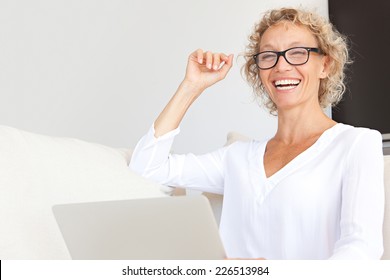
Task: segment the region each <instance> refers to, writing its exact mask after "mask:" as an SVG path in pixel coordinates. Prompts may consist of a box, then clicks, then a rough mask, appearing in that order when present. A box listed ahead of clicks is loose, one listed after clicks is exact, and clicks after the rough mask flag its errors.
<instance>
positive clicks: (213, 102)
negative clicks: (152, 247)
mask: <svg viewBox="0 0 390 280" xmlns="http://www.w3.org/2000/svg"><path fill="white" fill-rule="evenodd" d="M299 4H301V5H302V6H303V7H309V8H314V9H316V10H317V11H318V12H319V13H321V14H323V15H325V16H326V15H327V12H328V6H327V1H325V0H301V1H299V0H291V1H286V0H284V1H283V0H274V1H272V0H242V1H238V0H237V1H233V0H214V1H210V0H188V1H185V0H166V1H163V0H161V1H158V0H127V1H126V0H105V1H104V0H34V1H31V0H1V1H0V124H1V125H9V126H14V127H17V128H20V129H25V130H29V131H33V132H37V133H43V134H49V135H53V136H66V137H77V138H81V139H84V140H87V141H93V142H99V143H102V144H106V145H110V146H114V147H126V146H130V147H132V146H134V145H135V144H136V142H137V140H138V139H139V138H140V137H141V136H142V135H143V134H144V133H145V132H146V130H147V129H148V128H149V126H150V125H151V124H152V122H153V121H154V119H155V117H156V116H157V115H158V113H159V112H160V111H161V109H162V108H163V107H164V106H165V104H166V102H167V101H168V99H169V98H170V97H171V95H172V94H173V92H174V91H175V90H176V87H177V85H178V84H179V83H180V81H181V79H182V78H183V75H184V70H185V65H186V61H187V56H188V54H189V53H190V52H192V51H193V50H195V49H197V48H203V49H204V50H212V51H222V52H226V53H234V54H235V55H236V57H237V54H239V53H240V52H242V51H243V50H244V46H245V44H246V42H247V35H248V34H249V32H250V31H251V29H252V26H253V24H254V22H255V21H258V19H259V17H260V16H261V13H262V12H264V11H265V10H267V9H269V8H272V7H280V6H283V5H284V6H297V5H299ZM242 62H243V60H242V59H238V60H237V61H236V64H235V66H234V68H233V69H232V71H231V72H230V73H229V75H228V77H227V78H226V79H225V80H224V81H223V82H221V83H220V84H217V85H216V86H214V87H213V88H211V89H209V90H208V91H207V92H206V93H205V94H204V95H203V96H202V97H201V98H200V99H199V100H198V101H197V102H196V103H195V104H194V106H193V107H192V108H191V109H190V111H189V112H188V114H187V116H186V118H185V120H184V122H183V124H182V126H181V128H182V134H181V136H180V137H178V138H177V141H176V143H175V145H174V150H175V152H187V151H193V152H195V153H202V152H207V151H210V150H212V149H215V148H217V147H219V146H221V145H222V144H223V143H224V141H225V136H226V133H227V132H228V131H230V130H235V131H239V132H241V133H244V134H247V135H249V136H252V137H255V138H263V137H267V136H270V135H272V133H273V132H274V130H275V127H276V122H275V121H276V120H275V119H274V118H273V117H271V116H269V115H268V113H266V112H265V111H264V110H262V109H260V108H259V107H258V106H257V105H256V104H255V103H253V102H252V93H251V90H250V88H249V86H247V85H246V83H245V81H244V79H243V78H242V77H241V75H240V66H241V65H242Z"/></svg>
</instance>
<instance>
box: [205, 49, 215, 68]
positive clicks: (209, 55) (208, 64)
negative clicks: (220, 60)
mask: <svg viewBox="0 0 390 280" xmlns="http://www.w3.org/2000/svg"><path fill="white" fill-rule="evenodd" d="M205 56H206V67H207V68H208V69H211V68H212V65H213V54H212V53H211V52H206V54H205Z"/></svg>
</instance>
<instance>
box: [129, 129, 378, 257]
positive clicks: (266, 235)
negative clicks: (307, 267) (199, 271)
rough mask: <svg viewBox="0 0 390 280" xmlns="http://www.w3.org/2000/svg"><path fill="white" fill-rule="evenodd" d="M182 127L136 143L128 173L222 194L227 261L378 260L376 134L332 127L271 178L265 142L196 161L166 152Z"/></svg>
mask: <svg viewBox="0 0 390 280" xmlns="http://www.w3.org/2000/svg"><path fill="white" fill-rule="evenodd" d="M178 133H179V129H176V130H173V131H171V132H169V133H167V134H165V135H163V136H161V137H159V138H155V137H154V128H153V126H152V128H151V129H150V130H149V132H148V133H147V134H146V135H145V136H144V137H143V138H142V139H141V140H140V141H139V142H138V144H137V146H136V148H135V150H134V153H133V156H132V160H131V163H130V168H131V169H132V170H134V171H136V172H138V173H140V174H141V175H143V176H145V177H148V178H152V179H153V180H156V181H158V182H159V183H161V184H166V185H170V186H184V187H186V188H192V189H197V190H201V191H207V192H213V193H219V194H223V195H224V196H223V208H222V214H221V222H220V235H221V238H222V242H223V244H224V246H225V250H226V253H227V255H228V257H230V258H259V257H264V258H266V259H328V258H330V259H379V258H380V257H381V256H382V253H383V237H382V223H383V215H384V182H383V153H382V138H381V135H380V133H379V132H377V131H375V130H370V129H367V128H355V127H352V126H349V125H344V124H340V123H339V124H336V125H335V126H333V127H332V128H330V129H328V130H326V131H325V132H324V133H323V134H322V135H321V137H320V138H319V139H318V140H317V142H316V143H314V144H313V145H312V146H311V147H309V148H308V149H307V150H305V151H304V152H302V153H301V154H299V155H298V156H297V157H296V158H294V159H293V160H292V161H291V162H289V163H288V164H287V165H286V166H284V167H283V168H282V169H280V170H279V171H278V172H276V173H275V174H273V175H272V176H270V177H268V178H267V177H266V175H265V171H264V165H263V157H264V151H265V147H266V144H267V141H256V140H252V141H250V142H235V143H233V144H231V145H230V146H227V147H223V148H221V149H219V150H217V151H215V152H212V153H208V154H205V155H200V156H195V155H193V154H187V155H173V154H171V155H170V154H169V151H170V148H171V145H172V143H173V140H174V136H175V135H177V134H178Z"/></svg>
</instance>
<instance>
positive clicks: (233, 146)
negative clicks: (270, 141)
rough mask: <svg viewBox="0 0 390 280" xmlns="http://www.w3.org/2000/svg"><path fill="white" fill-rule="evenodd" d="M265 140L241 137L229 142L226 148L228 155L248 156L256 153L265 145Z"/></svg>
mask: <svg viewBox="0 0 390 280" xmlns="http://www.w3.org/2000/svg"><path fill="white" fill-rule="evenodd" d="M266 143H267V140H255V139H243V140H237V141H234V142H233V143H230V144H229V145H228V146H227V147H226V148H227V150H226V152H227V154H228V155H230V156H233V157H235V158H237V157H245V158H250V157H252V156H253V155H257V154H258V153H259V152H261V150H262V149H263V148H264V147H265V145H266Z"/></svg>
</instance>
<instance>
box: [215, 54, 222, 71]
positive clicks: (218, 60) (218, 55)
mask: <svg viewBox="0 0 390 280" xmlns="http://www.w3.org/2000/svg"><path fill="white" fill-rule="evenodd" d="M220 57H221V54H219V53H215V54H214V55H213V69H214V70H218V69H219V66H220V65H221V59H220Z"/></svg>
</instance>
